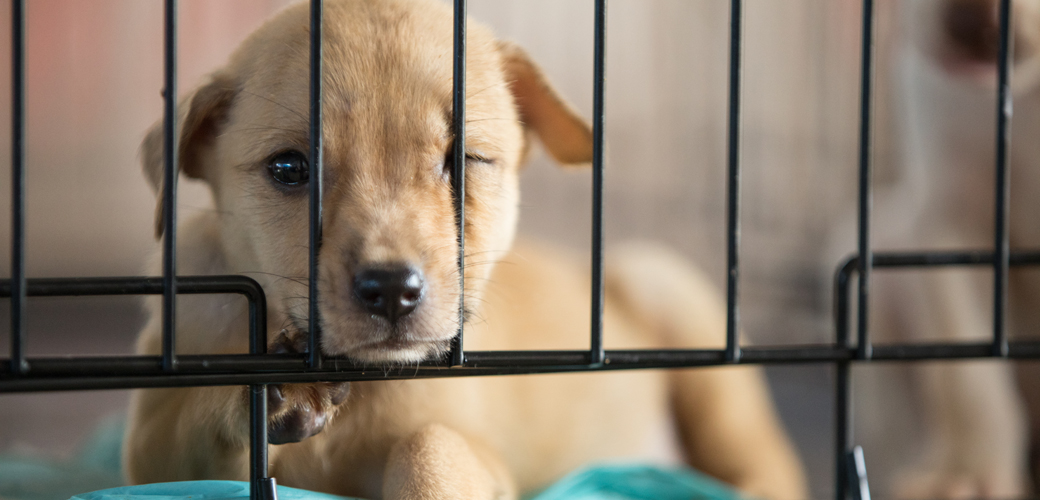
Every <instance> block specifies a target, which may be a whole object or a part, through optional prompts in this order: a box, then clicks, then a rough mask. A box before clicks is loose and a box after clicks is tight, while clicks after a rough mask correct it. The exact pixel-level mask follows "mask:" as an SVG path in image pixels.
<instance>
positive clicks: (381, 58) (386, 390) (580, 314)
mask: <svg viewBox="0 0 1040 500" xmlns="http://www.w3.org/2000/svg"><path fill="white" fill-rule="evenodd" d="M325 19H326V21H325V23H326V24H325V27H324V36H325V42H324V43H325V66H324V71H325V76H324V80H325V94H324V95H325V101H324V108H323V109H324V117H325V120H324V127H325V130H324V134H325V166H326V174H325V193H326V195H325V205H324V213H325V219H324V240H323V243H322V247H321V253H320V260H321V273H320V280H319V287H320V292H321V308H322V320H323V323H322V325H323V332H324V334H323V341H322V346H321V347H322V350H323V351H324V352H325V353H327V354H329V355H346V356H349V357H351V358H353V359H356V360H359V361H364V362H367V363H371V364H374V365H380V364H390V365H407V364H410V363H414V362H416V361H418V360H420V359H423V358H425V357H427V356H430V355H433V354H436V353H440V352H443V350H444V349H445V348H446V346H447V342H448V340H450V338H451V337H452V336H453V335H454V333H455V331H456V328H457V317H456V307H457V304H458V296H459V290H458V281H457V274H456V273H457V270H456V265H455V241H456V236H455V229H454V217H453V212H452V202H451V189H450V184H449V183H448V182H447V179H446V177H445V176H444V175H443V173H442V171H443V162H444V161H445V157H446V155H447V154H448V152H449V151H450V148H451V133H450V110H451V62H450V61H451V58H450V53H451V11H450V9H449V8H447V7H446V6H444V5H441V4H439V3H435V2H431V1H420V0H378V1H370V0H342V1H330V2H326V6H325ZM306 54H307V37H306V9H305V7H304V6H297V7H295V8H291V9H289V10H287V11H286V12H285V13H283V14H282V15H280V16H278V17H276V18H275V19H273V20H272V21H270V22H269V23H267V24H266V25H265V26H264V27H262V28H261V29H260V30H258V31H257V32H256V33H254V34H253V35H252V36H251V37H250V38H249V39H248V40H247V41H246V42H245V43H244V44H243V45H242V47H241V48H240V49H239V50H238V52H236V54H235V55H234V56H233V57H232V59H231V61H230V63H229V64H228V66H227V67H226V68H224V69H222V70H220V71H218V72H217V73H216V74H215V75H214V77H213V80H212V82H211V83H209V84H207V85H205V86H203V87H202V88H201V89H200V90H199V91H197V92H196V93H195V94H194V96H193V97H190V98H189V99H188V100H186V104H185V105H183V106H182V110H181V114H182V116H183V117H185V119H183V120H182V121H183V122H184V125H183V127H182V133H181V141H182V142H181V151H182V165H181V168H182V169H183V170H184V171H185V172H186V173H188V174H189V175H192V176H196V177H199V178H201V179H203V180H205V181H206V182H207V183H208V184H209V185H210V186H211V188H212V189H213V192H214V198H215V200H216V204H217V210H216V211H215V212H212V213H206V214H202V215H200V216H198V217H196V218H194V219H192V220H190V221H189V222H187V223H186V224H185V225H184V226H183V228H182V230H181V232H180V233H181V238H180V241H179V246H180V252H179V254H178V256H179V259H180V262H179V272H180V273H182V274H227V273H244V274H248V275H251V276H254V277H255V278H256V279H257V280H258V281H260V282H261V284H262V285H263V286H264V288H265V290H266V292H267V295H268V305H269V322H270V325H271V330H272V331H271V333H270V335H269V338H275V336H276V334H277V333H278V332H279V331H281V330H282V329H283V328H284V329H287V331H290V332H292V331H302V330H304V329H305V328H306V324H307V322H306V313H307V309H306V303H307V302H306V295H307V290H306V269H307V267H306V265H307V253H306V241H307V239H306V238H307V229H306V228H307V223H306V221H307V210H306V206H307V204H306V199H307V198H306V194H301V193H305V192H306V190H305V189H304V190H303V191H299V192H287V191H285V190H284V189H281V188H276V187H275V186H274V184H273V182H272V181H271V180H270V179H269V178H268V177H267V175H268V174H267V170H266V161H268V159H269V158H271V157H272V155H274V154H277V153H278V152H280V151H284V150H286V149H290V148H295V149H298V150H301V151H305V150H306V147H307V134H306V130H307V114H306V110H307V94H306V89H307V85H306V82H307V66H306V61H307V58H306ZM467 120H468V122H467V137H466V146H467V149H468V150H469V151H471V152H476V153H479V156H481V157H483V158H487V159H489V160H490V161H489V162H488V163H484V162H481V161H473V162H472V164H470V165H468V166H467V179H466V194H467V200H466V201H467V208H466V221H467V227H466V248H467V253H468V258H467V267H466V271H465V272H466V276H465V278H466V301H467V302H466V308H467V310H468V311H470V313H471V319H470V321H468V322H467V326H466V348H467V349H477V350H483V349H563V348H568V349H580V348H584V347H585V346H586V345H587V332H588V321H589V320H588V318H589V305H588V299H587V297H588V283H589V280H588V276H587V275H586V272H585V271H584V270H582V266H578V265H575V264H574V263H573V262H572V260H571V258H570V257H569V256H568V255H566V254H561V253H558V252H557V251H554V250H552V249H549V248H543V247H539V246H532V245H529V244H521V245H518V246H517V247H516V248H515V249H512V250H511V247H512V239H513V233H514V230H515V223H516V217H517V205H518V192H517V175H518V170H519V168H520V163H521V161H522V158H523V155H524V152H525V150H526V147H527V145H526V140H525V135H526V134H527V133H531V134H535V135H537V136H539V137H540V138H541V140H542V142H543V143H544V144H545V145H546V147H547V149H549V151H550V152H551V153H552V154H553V155H554V156H555V157H556V158H557V159H559V160H561V161H564V162H571V163H580V162H585V161H587V160H588V159H589V157H590V149H591V146H590V137H591V135H590V133H589V131H588V128H587V126H586V125H585V123H584V122H583V121H582V120H581V119H580V118H578V117H577V115H576V114H575V113H574V112H573V111H572V110H571V108H570V107H569V106H567V105H566V104H565V103H564V102H563V101H562V100H561V99H560V98H559V96H557V95H556V93H555V92H554V91H553V90H552V88H551V87H550V86H549V85H548V83H547V81H546V80H545V78H544V77H543V76H542V75H541V72H540V71H539V70H538V68H537V67H536V66H535V65H534V64H533V63H531V62H530V61H529V60H528V59H527V57H526V55H524V53H523V52H522V51H521V50H520V49H519V48H517V47H515V46H512V45H510V44H506V43H502V42H498V41H496V40H495V39H494V37H493V36H492V35H491V34H490V33H489V32H488V31H487V30H486V29H485V28H483V27H481V26H480V25H477V24H475V23H471V24H470V28H469V40H468V59H467ZM157 134H158V132H156V131H154V130H153V132H152V133H151V134H150V135H149V138H148V139H147V140H146V141H145V146H144V163H145V169H146V171H148V172H149V176H150V178H152V179H153V183H156V182H157V180H158V179H159V175H158V174H157V173H156V172H157V171H158V170H159V169H161V165H160V162H159V160H158V158H159V155H158V153H157V152H156V148H158V147H160V146H161V140H159V139H156V137H157ZM611 259H612V260H611V262H610V264H609V266H608V273H609V275H608V289H607V310H606V338H607V342H608V344H609V345H610V346H611V347H615V348H636V347H706V346H716V347H717V346H719V345H721V342H722V340H721V339H722V334H723V331H724V324H725V321H724V315H723V313H722V310H723V308H722V305H721V304H720V303H719V300H718V298H717V297H716V295H717V292H716V291H715V290H713V289H712V287H711V286H710V285H709V284H708V281H707V280H706V279H704V278H703V277H702V276H700V275H699V274H698V273H697V272H696V271H695V270H693V269H691V268H689V266H688V265H687V264H685V263H684V262H682V261H681V260H680V259H678V258H676V257H674V256H672V255H671V254H670V253H668V252H666V251H664V250H661V249H659V248H656V247H653V246H643V247H628V250H624V251H619V252H617V253H616V254H614V255H612V256H611ZM392 261H403V262H410V263H414V264H415V265H417V266H420V267H421V268H422V270H423V272H424V274H425V276H426V280H427V291H426V293H425V295H424V297H423V300H422V304H421V305H420V306H419V307H418V308H417V309H416V311H415V312H413V313H412V314H410V315H408V316H407V318H406V319H405V320H403V321H402V322H401V324H400V329H399V330H398V331H394V329H393V328H390V327H389V326H388V325H387V322H386V321H381V320H380V319H379V318H376V317H374V316H371V315H369V314H367V313H365V312H364V311H362V310H361V308H360V307H359V306H358V305H357V304H356V301H355V299H354V298H353V296H352V295H351V293H350V285H349V284H350V283H351V279H352V276H353V273H354V270H355V269H357V268H358V266H361V265H364V264H368V263H380V262H392ZM149 307H150V309H151V312H152V317H151V320H150V321H149V323H148V325H147V326H146V327H145V328H144V330H143V331H142V333H141V337H140V341H139V352H142V353H151V354H154V353H158V352H159V351H160V348H159V341H160V326H159V314H158V311H159V305H158V302H157V301H152V302H150V303H149ZM243 320H244V304H242V303H240V301H237V299H233V298H221V297H216V298H215V297H198V296H196V297H190V296H188V297H180V298H179V306H178V332H177V340H178V352H181V353H202V352H244V351H245V345H246V332H245V328H244V326H245V322H244V321H243ZM282 388H283V389H284V390H283V394H285V396H286V398H287V401H288V403H287V406H288V407H290V408H292V407H302V406H307V405H310V407H311V408H313V409H315V410H318V411H324V412H327V414H328V415H330V417H331V416H332V415H333V414H336V413H337V410H338V415H337V416H336V417H335V420H334V421H332V423H331V424H328V425H326V426H325V428H324V431H323V432H322V433H320V434H318V435H317V436H314V437H311V438H309V439H305V440H303V441H301V442H298V443H292V444H285V445H278V446H272V447H271V452H270V464H271V465H270V468H271V475H273V476H275V477H277V478H278V481H279V483H280V484H286V485H292V486H299V487H303V488H309V489H314V490H320V491H327V492H332V493H338V494H346V495H357V496H363V497H369V498H391V499H396V498H408V499H427V498H429V499H433V498H472V499H490V498H505V499H510V498H516V497H517V494H518V492H528V491H532V490H534V489H536V488H539V487H543V486H545V485H547V484H549V483H550V482H552V481H554V480H556V479H558V478H559V477H561V476H562V475H563V474H566V473H567V472H569V471H572V470H574V469H575V468H576V467H579V466H581V465H583V464H587V463H590V462H594V461H599V460H609V459H622V458H629V459H632V458H644V459H657V460H666V459H667V458H668V457H669V455H670V454H674V450H669V449H667V448H668V440H667V438H666V437H665V438H662V437H661V436H667V434H668V429H669V428H671V427H672V426H675V427H677V428H678V431H679V432H678V433H679V434H680V435H681V436H682V438H683V440H684V446H683V448H684V450H683V452H682V453H684V454H685V456H686V458H687V459H688V461H689V462H690V463H691V464H693V465H695V466H697V467H700V468H701V469H702V470H704V471H706V472H708V473H710V474H713V475H716V476H717V477H719V478H721V479H723V480H726V481H729V482H731V483H733V484H736V485H737V486H738V487H740V488H742V489H744V490H745V491H747V492H748V493H751V494H754V495H759V496H763V497H769V498H791V499H794V498H804V497H805V494H806V493H805V490H804V480H803V476H802V472H801V468H800V465H799V462H798V459H797V457H796V455H795V454H794V452H793V450H792V449H791V446H790V443H788V441H787V439H786V437H785V436H784V434H783V432H782V430H781V428H780V426H779V423H778V421H777V418H776V415H775V414H774V412H773V409H772V407H771V404H770V401H769V397H768V394H767V392H766V389H765V385H764V383H763V380H762V378H761V374H760V372H759V371H757V370H755V369H751V368H718V369H709V370H690V371H675V372H668V373H664V372H656V371H647V372H638V373H619V372H613V373H600V374H576V375H552V376H549V375H538V376H517V377H477V378H465V379H432V380H415V381H388V382H364V383H362V382H358V383H354V384H352V387H351V393H350V395H349V397H348V399H347V400H346V402H345V403H344V404H343V405H342V406H341V407H340V408H339V409H336V408H331V404H330V402H329V398H328V397H326V396H323V395H322V394H323V393H322V392H321V391H322V390H324V389H325V387H324V386H320V385H319V384H315V385H314V386H307V385H303V386H282ZM245 403H246V392H245V390H244V389H243V388H241V387H213V388H191V389H164V390H148V391H139V392H137V393H136V394H135V395H134V401H133V409H132V417H131V425H130V429H129V431H128V439H127V445H126V457H127V460H126V464H127V477H128V478H129V479H130V480H131V481H133V482H150V481H168V480H179V479H202V478H232V479H243V478H245V477H246V472H247V462H246V460H247V456H248V451H247V443H248V432H247V425H246V423H247V418H246V411H245ZM673 407H674V420H673ZM271 418H272V421H274V419H276V418H279V416H278V415H272V416H271ZM662 443H663V444H664V445H663V446H662ZM673 446H674V445H673Z"/></svg>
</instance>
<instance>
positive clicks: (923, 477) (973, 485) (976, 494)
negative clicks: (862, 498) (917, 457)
mask: <svg viewBox="0 0 1040 500" xmlns="http://www.w3.org/2000/svg"><path fill="white" fill-rule="evenodd" d="M1011 469H1014V468H1013V467H1012V468H1011ZM1028 491H1029V490H1028V488H1026V479H1025V476H1024V474H1021V473H1018V472H1016V471H1013V470H1012V471H1009V470H1007V469H1005V468H1000V470H997V467H993V468H988V469H986V470H968V468H967V467H964V466H963V465H960V466H958V465H957V464H946V465H945V466H941V467H929V468H918V469H915V470H913V471H908V472H906V473H904V474H903V475H902V477H901V478H900V480H898V481H897V482H896V488H895V497H896V498H902V499H906V500H912V499H915V500H923V499H933V498H934V499H951V500H952V499H969V498H970V499H1006V498H1026V496H1027V493H1028Z"/></svg>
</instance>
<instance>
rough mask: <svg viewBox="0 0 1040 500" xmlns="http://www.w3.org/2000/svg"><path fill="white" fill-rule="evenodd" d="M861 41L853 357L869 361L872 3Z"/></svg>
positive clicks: (866, 0) (867, 3)
mask: <svg viewBox="0 0 1040 500" xmlns="http://www.w3.org/2000/svg"><path fill="white" fill-rule="evenodd" d="M862 36H863V40H862V47H861V50H862V54H861V56H860V57H861V60H860V64H861V68H860V108H859V269H858V271H859V279H858V280H857V283H858V285H859V294H858V300H857V304H856V307H857V313H856V314H857V316H856V333H857V339H858V345H857V347H856V357H858V358H859V359H870V357H871V354H872V349H871V346H870V340H869V338H868V328H869V324H868V321H869V319H870V315H869V314H868V311H869V310H870V272H871V268H872V267H873V265H874V255H873V250H871V247H870V213H871V210H872V209H873V201H874V200H873V190H872V187H873V186H872V181H873V179H872V177H873V175H872V174H873V172H872V168H871V167H872V166H871V155H870V153H871V123H872V120H871V118H872V117H871V110H872V109H873V85H874V1H873V0H863V33H862Z"/></svg>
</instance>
